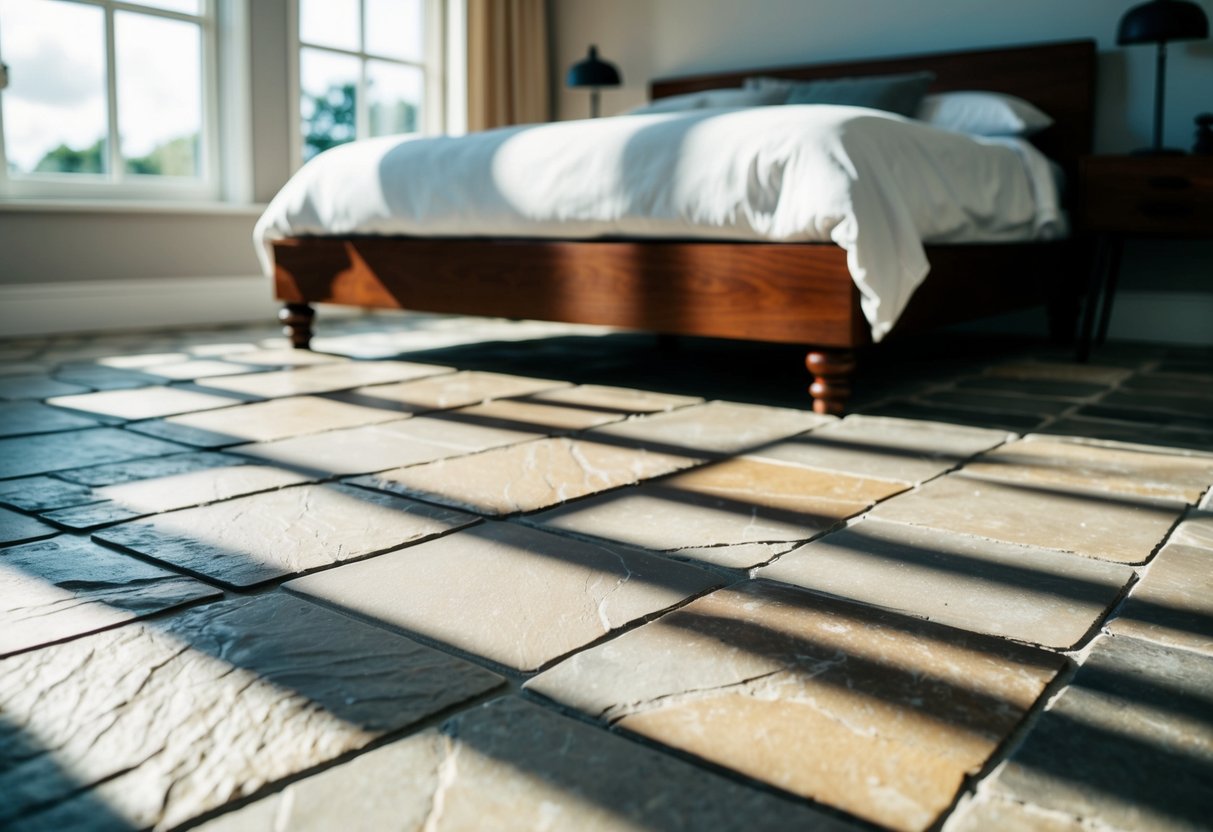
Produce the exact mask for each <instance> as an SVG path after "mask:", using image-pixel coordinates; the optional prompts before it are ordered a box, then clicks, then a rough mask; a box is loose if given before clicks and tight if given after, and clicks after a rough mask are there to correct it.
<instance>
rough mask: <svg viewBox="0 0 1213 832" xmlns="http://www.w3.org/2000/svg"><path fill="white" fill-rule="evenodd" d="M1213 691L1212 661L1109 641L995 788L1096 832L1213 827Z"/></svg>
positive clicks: (995, 779)
mask: <svg viewBox="0 0 1213 832" xmlns="http://www.w3.org/2000/svg"><path fill="white" fill-rule="evenodd" d="M1211 692H1213V661H1210V660H1209V657H1208V656H1203V655H1200V654H1198V653H1191V652H1188V651H1186V650H1175V649H1171V648H1168V647H1163V646H1161V645H1157V644H1150V643H1149V642H1145V641H1138V640H1136V639H1133V638H1129V637H1127V636H1114V637H1112V636H1103V637H1101V638H1100V639H1098V640H1097V641H1096V642H1095V646H1094V648H1093V649H1092V651H1091V653H1090V654H1089V656H1088V657H1087V659H1086V661H1085V662H1083V664H1082V666H1081V667H1080V668H1079V669H1078V673H1077V675H1076V676H1075V677H1074V679H1073V681H1071V683H1070V684H1069V685H1068V686H1067V687H1066V689H1065V690H1064V691H1063V692H1062V694H1061V695H1060V696H1059V697H1058V698H1057V699H1056V700H1055V701H1054V702H1053V703H1052V705H1051V706H1050V708H1049V709H1048V710H1047V711H1045V713H1044V714H1042V715H1041V717H1040V719H1039V720H1038V721H1037V722H1036V724H1035V725H1034V726H1032V730H1031V732H1030V733H1029V734H1028V736H1027V738H1026V739H1025V740H1024V742H1023V744H1022V745H1020V746H1019V748H1018V749H1017V750H1016V751H1015V753H1014V754H1013V755H1012V756H1011V758H1010V759H1009V760H1008V761H1007V762H1006V763H1004V764H1003V765H1002V766H1000V767H999V768H998V769H997V770H996V771H995V772H994V774H993V775H992V777H991V778H990V779H989V780H987V791H988V793H989V794H991V795H993V796H997V797H1001V798H1003V799H1007V800H1015V801H1019V802H1022V803H1025V804H1028V805H1031V806H1038V807H1041V808H1042V809H1045V810H1048V811H1054V812H1061V813H1065V814H1069V815H1072V816H1074V817H1081V818H1083V819H1084V820H1085V821H1086V822H1087V823H1088V824H1092V825H1094V826H1095V827H1096V828H1099V827H1102V826H1104V825H1106V826H1107V827H1112V828H1116V829H1151V830H1154V829H1157V830H1181V829H1182V830H1196V829H1207V828H1208V823H1209V800H1210V785H1209V784H1210V783H1213V716H1211V715H1213V693H1211Z"/></svg>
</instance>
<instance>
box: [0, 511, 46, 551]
mask: <svg viewBox="0 0 1213 832" xmlns="http://www.w3.org/2000/svg"><path fill="white" fill-rule="evenodd" d="M58 533H59V530H58V529H56V528H55V527H54V526H48V525H47V524H46V523H43V522H42V521H41V520H39V519H38V518H36V517H30V516H29V515H28V514H21V513H20V512H16V511H13V510H12V509H7V508H3V507H0V546H8V545H10V544H13V543H22V542H24V541H26V540H38V539H39V538H43V537H51V536H52V535H56V534H58Z"/></svg>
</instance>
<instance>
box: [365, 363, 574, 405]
mask: <svg viewBox="0 0 1213 832" xmlns="http://www.w3.org/2000/svg"><path fill="white" fill-rule="evenodd" d="M568 386H569V384H568V382H566V381H555V380H553V379H543V378H527V377H526V376H511V375H504V374H501V373H485V372H478V371H469V372H463V373H449V374H447V375H440V376H434V377H433V378H426V379H422V380H420V381H406V382H400V383H397V384H379V385H375V386H373V387H360V388H358V389H357V390H353V391H351V392H349V393H346V394H343V398H346V399H347V400H349V401H354V402H357V403H360V404H366V405H368V406H372V407H390V408H394V409H396V410H399V411H403V412H405V413H421V412H424V411H428V410H448V409H450V408H455V407H465V406H467V405H470V404H477V403H479V402H483V401H486V400H488V399H500V398H503V397H505V396H522V395H526V394H528V393H534V392H537V391H540V390H549V389H553V388H557V387H568Z"/></svg>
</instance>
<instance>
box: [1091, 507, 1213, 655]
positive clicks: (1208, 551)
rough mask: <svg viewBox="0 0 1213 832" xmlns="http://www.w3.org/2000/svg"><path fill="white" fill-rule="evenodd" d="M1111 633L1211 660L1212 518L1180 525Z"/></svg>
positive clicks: (1212, 620)
mask: <svg viewBox="0 0 1213 832" xmlns="http://www.w3.org/2000/svg"><path fill="white" fill-rule="evenodd" d="M1108 630H1109V631H1110V632H1113V633H1115V634H1117V635H1129V636H1135V637H1137V638H1143V639H1147V640H1149V641H1153V642H1157V643H1159V644H1164V645H1166V646H1168V647H1181V648H1184V649H1186V650H1195V651H1197V652H1200V653H1204V654H1206V655H1209V656H1213V515H1205V516H1198V517H1197V518H1196V519H1189V520H1186V521H1185V522H1183V523H1181V524H1180V525H1179V527H1178V528H1177V529H1176V531H1175V533H1174V534H1172V535H1171V538H1170V540H1168V541H1167V545H1166V546H1163V547H1162V551H1160V552H1159V553H1158V555H1157V556H1156V557H1155V558H1154V560H1153V561H1151V562H1150V566H1149V568H1148V569H1147V570H1146V573H1145V577H1143V578H1142V579H1141V581H1139V582H1138V583H1137V585H1136V586H1134V587H1133V592H1132V594H1131V595H1129V598H1128V600H1127V601H1126V602H1125V604H1124V606H1123V607H1121V609H1120V613H1119V615H1118V616H1117V617H1116V618H1115V619H1113V620H1112V621H1111V622H1110V623H1109V624H1108Z"/></svg>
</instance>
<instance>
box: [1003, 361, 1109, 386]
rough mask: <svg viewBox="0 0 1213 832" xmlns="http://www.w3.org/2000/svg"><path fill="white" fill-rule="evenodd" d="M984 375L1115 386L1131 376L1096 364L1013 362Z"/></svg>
mask: <svg viewBox="0 0 1213 832" xmlns="http://www.w3.org/2000/svg"><path fill="white" fill-rule="evenodd" d="M986 373H987V374H988V375H991V376H995V377H997V378H1014V379H1044V380H1048V381H1067V382H1075V381H1076V382H1081V383H1084V384H1116V383H1117V382H1119V381H1123V380H1124V379H1126V378H1128V376H1129V375H1131V374H1132V371H1131V370H1126V369H1124V368H1122V367H1102V366H1099V365H1098V364H1072V363H1063V362H1047V361H1015V362H1008V363H1006V364H996V365H995V366H993V367H991V368H989V369H988V370H986Z"/></svg>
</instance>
